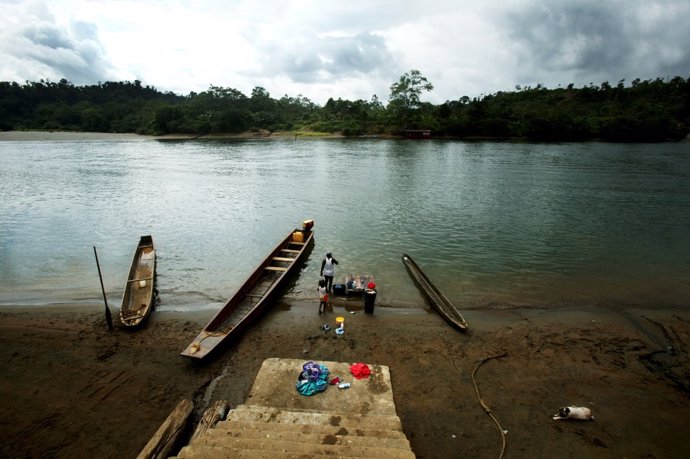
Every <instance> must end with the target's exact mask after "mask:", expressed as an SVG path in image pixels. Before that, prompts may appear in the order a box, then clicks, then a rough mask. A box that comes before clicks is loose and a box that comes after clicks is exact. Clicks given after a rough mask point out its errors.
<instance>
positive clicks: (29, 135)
mask: <svg viewBox="0 0 690 459" xmlns="http://www.w3.org/2000/svg"><path fill="white" fill-rule="evenodd" d="M340 137H342V135H338V134H319V133H309V132H300V131H276V132H270V131H265V130H259V131H247V132H242V133H239V134H209V135H203V136H197V135H184V134H172V135H163V136H154V135H139V134H113V133H108V132H67V131H0V142H1V141H14V142H21V141H26V142H65V141H69V142H74V141H109V142H117V141H120V142H136V141H146V140H190V139H207V140H222V139H269V138H273V139H293V138H294V139H309V138H319V139H324V138H340Z"/></svg>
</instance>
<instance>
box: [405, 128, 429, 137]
mask: <svg viewBox="0 0 690 459" xmlns="http://www.w3.org/2000/svg"><path fill="white" fill-rule="evenodd" d="M405 138H406V139H430V138H431V129H405Z"/></svg>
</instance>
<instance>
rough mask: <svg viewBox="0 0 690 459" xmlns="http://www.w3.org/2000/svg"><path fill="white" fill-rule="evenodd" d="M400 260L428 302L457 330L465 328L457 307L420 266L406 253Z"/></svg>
mask: <svg viewBox="0 0 690 459" xmlns="http://www.w3.org/2000/svg"><path fill="white" fill-rule="evenodd" d="M402 261H403V263H404V264H405V267H406V268H407V272H408V273H410V276H411V277H412V280H414V283H415V284H416V285H417V287H418V288H419V290H420V291H421V292H422V294H424V297H425V298H426V299H427V300H428V302H429V304H431V306H433V307H434V309H436V311H437V312H438V313H439V314H441V316H442V317H443V318H444V319H445V320H446V321H447V322H448V323H449V324H451V325H452V326H453V327H455V328H457V329H458V330H465V329H467V322H466V321H465V319H464V318H463V317H462V314H460V311H458V308H456V307H455V305H454V304H453V303H451V301H450V300H449V299H448V298H446V296H445V295H444V294H443V293H442V292H441V291H440V290H439V289H438V288H437V287H436V286H435V285H434V284H433V283H432V282H431V280H430V279H429V278H428V277H427V275H426V274H424V271H422V268H420V267H419V265H417V263H415V262H414V260H413V259H412V258H410V256H409V255H407V254H403V256H402Z"/></svg>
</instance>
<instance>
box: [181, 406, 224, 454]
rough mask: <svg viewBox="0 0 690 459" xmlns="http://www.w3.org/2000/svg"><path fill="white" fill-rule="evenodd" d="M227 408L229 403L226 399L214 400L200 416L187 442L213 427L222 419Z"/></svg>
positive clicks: (192, 440)
mask: <svg viewBox="0 0 690 459" xmlns="http://www.w3.org/2000/svg"><path fill="white" fill-rule="evenodd" d="M229 409H230V404H229V403H228V402H227V400H216V401H215V402H214V403H213V405H211V406H210V407H209V408H208V409H207V410H206V412H205V413H204V415H203V416H202V417H201V421H199V424H198V425H197V426H196V430H195V431H194V434H193V435H192V439H191V440H189V443H190V444H191V443H192V442H194V440H196V439H197V438H199V437H201V436H203V435H204V434H205V433H206V431H207V430H208V429H213V427H215V425H216V424H217V423H218V422H219V421H224V420H225V416H227V414H228V410H229Z"/></svg>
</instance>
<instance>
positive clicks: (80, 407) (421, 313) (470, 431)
mask: <svg viewBox="0 0 690 459" xmlns="http://www.w3.org/2000/svg"><path fill="white" fill-rule="evenodd" d="M316 307H317V305H316V304H315V303H311V302H292V303H284V304H280V305H277V307H275V308H274V309H273V311H271V312H270V313H269V314H267V315H266V316H265V317H264V318H263V319H262V320H260V321H259V322H258V323H257V324H256V325H255V326H254V327H252V328H251V329H250V330H248V331H247V332H246V333H245V334H244V335H243V336H242V338H241V340H239V341H238V342H236V343H232V344H231V345H229V346H227V348H226V349H224V350H223V352H220V353H219V354H218V355H217V357H216V358H215V359H214V360H212V361H210V362H208V363H207V364H205V365H198V364H196V365H195V364H192V363H191V362H189V361H187V360H185V359H184V358H182V357H181V356H180V355H179V352H180V351H181V350H182V349H183V348H184V347H185V346H186V345H187V344H188V342H189V340H191V339H193V338H194V336H195V335H196V333H197V332H198V331H199V329H200V327H202V326H203V324H204V323H205V322H206V321H207V320H208V319H209V316H210V315H211V314H212V313H211V312H208V311H207V312H205V313H204V314H201V313H200V314H197V315H192V314H181V313H160V312H154V314H153V315H152V317H151V321H150V323H149V324H148V326H147V327H146V328H145V329H143V330H140V331H137V332H130V331H127V330H123V329H119V328H116V329H115V330H114V331H113V332H108V331H107V329H106V326H105V322H104V319H103V314H102V308H100V307H99V306H98V305H91V306H80V305H73V306H65V307H59V308H55V307H53V308H50V309H30V310H27V309H26V308H21V309H20V308H16V309H12V308H2V309H0V340H2V345H1V346H0V362H2V372H1V375H0V402H1V403H2V406H3V407H4V409H3V410H2V414H0V432H1V433H0V440H1V441H0V444H1V445H2V446H0V456H2V457H8V458H12V457H27V456H31V457H98V458H109V457H113V458H115V457H134V456H135V455H136V454H137V453H138V451H139V450H140V449H141V448H142V447H143V446H144V445H145V444H146V442H147V441H148V439H149V438H150V436H151V435H153V433H154V432H155V431H156V429H157V428H158V426H159V425H160V423H161V422H162V421H163V420H164V419H165V418H166V417H167V415H168V414H169V412H170V411H171V410H172V409H173V407H174V406H175V405H176V404H177V402H178V401H179V400H180V399H182V398H190V399H192V400H194V402H195V405H196V407H197V413H196V414H197V416H198V415H200V414H201V412H202V411H203V409H204V406H205V405H206V404H207V403H208V402H209V401H213V400H217V399H226V400H228V401H229V402H230V404H231V406H234V405H237V404H240V403H243V402H244V401H245V397H246V395H247V394H248V392H249V389H250V388H251V385H252V383H253V380H254V377H255V376H256V373H257V372H258V370H259V367H260V365H261V362H262V361H263V360H264V359H266V358H269V357H282V358H296V359H304V360H305V361H307V360H316V361H319V360H332V361H343V362H358V361H362V362H370V363H376V364H382V365H388V366H389V367H390V370H391V377H392V381H393V388H394V396H395V403H396V408H397V411H398V415H399V416H400V418H401V421H402V424H403V427H404V430H405V433H406V434H407V436H408V438H409V439H410V442H411V445H412V449H413V451H414V452H415V453H416V454H417V456H418V457H429V458H430V457H458V455H461V456H465V457H477V458H485V457H486V458H494V457H497V456H498V453H499V452H500V448H501V437H500V434H499V432H498V430H497V429H496V426H495V425H494V424H493V422H492V421H491V419H490V418H489V417H488V416H487V415H486V413H485V412H484V410H483V409H482V408H481V406H480V404H479V401H478V399H477V395H476V393H475V389H474V385H473V382H472V374H473V371H474V369H475V368H476V365H477V364H478V362H479V361H480V360H481V359H486V358H489V357H493V356H498V355H502V354H504V353H506V355H505V356H504V357H502V358H497V359H491V360H488V361H486V362H485V363H484V364H483V365H482V366H481V367H480V368H479V369H478V370H477V372H476V374H475V378H476V381H477V384H478V388H479V390H480V394H481V397H482V399H483V401H484V403H486V404H487V405H488V406H489V407H490V409H491V410H492V414H493V415H494V416H496V418H497V419H498V421H499V422H500V424H501V427H502V428H503V429H505V430H507V432H508V433H507V457H521V458H528V457H529V458H531V457H553V456H564V455H565V456H567V457H684V456H687V455H688V454H689V453H690V446H688V445H687V442H686V439H685V438H684V437H683V436H682V434H681V432H683V431H685V428H686V424H687V412H688V411H689V410H690V395H689V394H690V360H689V359H688V354H687V350H688V347H689V346H690V313H688V312H687V310H686V311H675V310H664V311H658V310H655V311H643V310H630V309H628V310H626V312H622V311H621V310H618V309H616V308H601V307H599V308H594V307H592V308H590V309H558V310H543V309H542V310H524V309H514V310H469V311H464V315H465V318H466V319H467V320H468V322H469V323H470V330H469V332H468V333H460V332H457V331H456V330H454V329H452V328H450V327H449V326H448V325H447V324H446V323H445V322H444V321H443V320H441V319H440V318H439V317H438V316H437V315H435V314H433V313H430V312H428V311H426V310H424V309H422V307H421V305H420V308H419V309H414V310H404V311H399V310H394V309H390V308H383V307H377V309H376V311H375V312H376V313H375V314H374V315H373V316H372V315H366V314H363V313H361V311H357V313H356V314H346V315H345V318H346V334H345V335H344V336H342V337H338V336H336V335H335V334H333V333H332V332H330V333H327V334H325V333H323V332H322V331H320V329H319V327H320V325H321V324H323V323H324V322H329V323H331V324H332V325H333V324H334V323H335V322H334V321H335V317H336V316H337V315H340V314H342V313H343V308H342V307H340V306H337V305H336V307H335V308H334V309H335V311H334V312H330V313H328V314H327V315H326V316H323V315H321V316H319V315H318V314H316ZM565 405H579V406H587V407H590V408H591V409H592V410H593V412H594V415H595V418H596V419H595V421H593V422H563V421H558V422H557V421H553V420H552V419H551V415H552V414H553V413H555V412H556V411H557V409H558V408H559V407H560V406H565Z"/></svg>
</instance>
